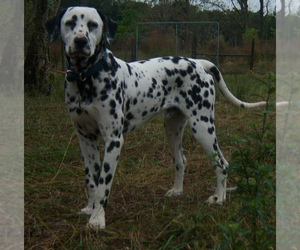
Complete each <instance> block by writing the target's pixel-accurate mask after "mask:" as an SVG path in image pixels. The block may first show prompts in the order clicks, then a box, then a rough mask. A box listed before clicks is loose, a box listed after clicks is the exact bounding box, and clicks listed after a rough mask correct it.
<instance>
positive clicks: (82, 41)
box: [74, 37, 88, 50]
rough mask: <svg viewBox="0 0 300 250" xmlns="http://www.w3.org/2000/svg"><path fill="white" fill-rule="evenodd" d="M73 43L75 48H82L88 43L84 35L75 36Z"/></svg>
mask: <svg viewBox="0 0 300 250" xmlns="http://www.w3.org/2000/svg"><path fill="white" fill-rule="evenodd" d="M74 44H75V47H76V50H82V49H83V48H84V47H86V45H87V44H88V39H87V38H86V37H75V39H74Z"/></svg>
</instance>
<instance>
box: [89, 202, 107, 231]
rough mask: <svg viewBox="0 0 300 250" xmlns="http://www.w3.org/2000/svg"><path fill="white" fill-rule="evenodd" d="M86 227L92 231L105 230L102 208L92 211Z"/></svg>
mask: <svg viewBox="0 0 300 250" xmlns="http://www.w3.org/2000/svg"><path fill="white" fill-rule="evenodd" d="M88 227H90V228H92V229H104V228H105V212H104V209H103V207H102V206H101V207H98V208H94V209H93V212H92V215H91V218H90V220H89V223H88Z"/></svg>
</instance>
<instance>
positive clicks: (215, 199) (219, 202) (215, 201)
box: [205, 195, 224, 205]
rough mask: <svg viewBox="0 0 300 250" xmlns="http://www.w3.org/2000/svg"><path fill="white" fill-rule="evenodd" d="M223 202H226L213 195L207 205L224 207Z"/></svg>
mask: <svg viewBox="0 0 300 250" xmlns="http://www.w3.org/2000/svg"><path fill="white" fill-rule="evenodd" d="M223 202H224V200H223V199H220V198H219V197H218V196H217V195H212V196H210V197H209V198H208V199H207V200H206V201H205V203H208V204H209V205H212V204H216V205H222V204H223Z"/></svg>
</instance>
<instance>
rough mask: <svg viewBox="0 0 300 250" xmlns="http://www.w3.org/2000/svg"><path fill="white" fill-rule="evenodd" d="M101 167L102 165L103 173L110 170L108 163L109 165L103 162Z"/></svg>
mask: <svg viewBox="0 0 300 250" xmlns="http://www.w3.org/2000/svg"><path fill="white" fill-rule="evenodd" d="M103 167H104V171H105V173H108V172H109V170H110V165H109V163H107V162H105V163H104V166H103Z"/></svg>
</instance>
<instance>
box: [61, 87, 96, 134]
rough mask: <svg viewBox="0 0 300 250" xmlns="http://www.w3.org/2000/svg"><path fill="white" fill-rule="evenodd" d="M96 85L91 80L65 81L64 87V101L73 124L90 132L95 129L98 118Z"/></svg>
mask: <svg viewBox="0 0 300 250" xmlns="http://www.w3.org/2000/svg"><path fill="white" fill-rule="evenodd" d="M98 93H99V91H98V86H97V85H96V84H93V83H92V82H89V81H88V82H86V83H75V82H69V83H68V82H67V83H66V89H65V102H66V104H67V107H68V111H69V114H70V117H71V119H72V121H73V122H74V124H75V125H79V126H80V127H82V128H85V130H88V131H89V132H92V131H94V130H96V129H97V123H98V120H99V117H98V115H99V114H98V112H97V108H96V103H97V98H98V95H99V94H98Z"/></svg>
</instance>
